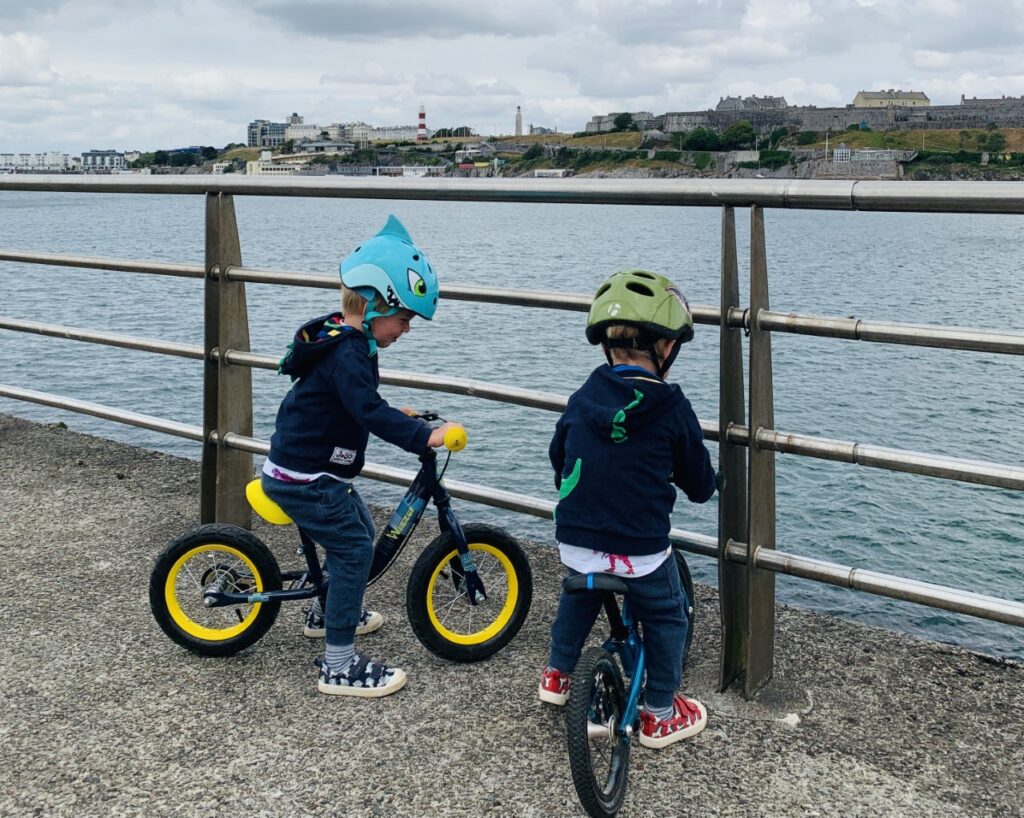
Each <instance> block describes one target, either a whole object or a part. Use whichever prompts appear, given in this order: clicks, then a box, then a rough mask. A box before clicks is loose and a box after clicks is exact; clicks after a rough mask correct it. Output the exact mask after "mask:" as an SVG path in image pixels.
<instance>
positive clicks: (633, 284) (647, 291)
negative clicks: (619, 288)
mask: <svg viewBox="0 0 1024 818" xmlns="http://www.w3.org/2000/svg"><path fill="white" fill-rule="evenodd" d="M626 289H627V290H631V291H632V292H634V293H638V294H639V295H646V296H647V297H648V298H653V297H654V290H652V289H651V288H650V287H648V286H647V285H646V284H641V283H640V282H639V281H629V282H627V283H626Z"/></svg>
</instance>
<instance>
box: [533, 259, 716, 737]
mask: <svg viewBox="0 0 1024 818" xmlns="http://www.w3.org/2000/svg"><path fill="white" fill-rule="evenodd" d="M692 337H693V319H692V317H691V316H690V309H689V306H688V305H687V303H686V299H685V298H684V297H683V294H682V293H681V292H680V291H679V289H678V288H676V287H675V286H673V284H672V282H671V281H669V280H668V279H667V278H665V277H663V276H660V275H657V274H655V273H649V272H646V271H644V270H629V271H625V272H620V273H615V274H614V275H613V276H611V277H610V278H609V279H607V280H606V281H605V282H604V283H603V284H601V286H600V287H599V288H598V290H597V294H596V295H595V296H594V301H593V304H592V305H591V308H590V314H589V316H588V318H587V340H588V341H590V343H592V344H601V346H602V348H603V349H604V353H605V357H606V358H607V359H608V365H607V366H600V367H598V368H597V369H596V370H594V372H592V373H591V375H590V377H589V378H588V379H587V381H586V383H584V384H583V386H582V387H581V388H580V389H579V390H578V391H577V392H576V393H575V394H573V395H572V397H570V398H569V402H568V404H567V405H566V408H565V413H564V414H563V415H562V417H561V418H560V419H559V421H558V423H557V425H556V426H555V435H554V438H553V439H552V441H551V448H550V451H549V455H550V458H551V465H552V466H553V467H554V470H555V485H556V486H558V488H559V500H558V506H557V508H556V516H555V520H556V529H555V535H556V538H557V540H558V547H559V556H560V558H561V560H562V563H563V564H564V565H565V566H566V568H567V569H568V573H569V574H570V575H571V574H574V573H592V572H599V571H600V572H605V573H612V574H619V575H622V576H624V577H625V579H626V581H627V582H628V583H629V586H630V605H631V606H632V607H633V610H634V612H635V613H636V616H637V619H638V620H639V622H640V623H641V625H642V631H643V640H644V647H645V649H646V652H647V684H646V697H645V705H644V709H643V710H642V711H641V714H640V721H641V731H640V743H641V744H643V745H644V746H646V747H664V746H666V745H668V744H672V743H673V742H676V741H680V740H681V739H684V738H688V737H690V736H694V735H696V734H697V733H699V732H700V731H701V730H703V729H704V727H705V725H706V724H707V711H706V710H705V709H704V706H703V705H702V704H701V703H700V702H698V701H695V700H694V699H689V698H686V697H685V696H682V695H679V694H677V693H676V689H677V688H678V686H679V681H680V678H681V675H682V662H683V645H684V644H685V643H686V634H687V628H688V622H687V618H686V614H685V609H686V605H687V600H686V596H685V594H684V593H683V590H682V588H681V586H680V583H679V572H678V570H677V569H676V564H675V560H674V559H673V558H672V548H671V545H670V543H669V538H668V533H669V529H670V527H671V523H670V515H671V513H672V506H673V503H674V501H675V497H676V491H675V489H674V488H673V487H672V483H674V484H675V485H676V486H678V487H679V488H681V489H682V490H683V491H684V492H685V493H686V496H687V497H688V498H689V499H690V500H692V501H693V502H695V503H704V502H706V501H707V500H708V499H710V498H711V496H712V495H713V494H714V492H715V473H714V470H713V469H712V468H711V458H710V456H709V455H708V452H707V449H705V448H704V437H703V434H702V433H701V429H700V424H699V423H698V421H697V417H696V415H695V414H694V413H693V409H691V408H690V403H689V401H687V400H686V398H685V397H684V396H683V393H682V391H680V389H679V387H678V386H676V385H675V384H668V383H666V382H665V381H664V378H665V376H666V374H667V373H668V370H669V367H670V366H671V365H672V362H673V361H674V360H675V357H676V354H677V353H678V352H679V346H680V345H681V344H683V343H685V342H686V341H689V340H690V339H691V338H692ZM600 607H601V600H600V597H599V595H597V594H566V593H564V592H563V593H562V596H561V599H560V600H559V605H558V614H557V616H556V617H555V622H554V624H553V625H552V627H551V654H550V657H549V659H548V665H547V667H546V668H544V670H543V671H542V672H541V681H540V688H539V696H540V699H541V701H545V702H549V703H551V704H556V705H564V704H565V702H566V700H567V698H568V691H569V675H570V674H571V673H572V671H573V669H574V668H575V666H576V662H577V661H578V659H579V657H580V652H581V651H582V648H583V644H584V642H585V641H586V638H587V635H588V634H589V633H590V629H591V627H592V626H593V624H594V620H595V619H596V618H597V614H598V612H599V610H600Z"/></svg>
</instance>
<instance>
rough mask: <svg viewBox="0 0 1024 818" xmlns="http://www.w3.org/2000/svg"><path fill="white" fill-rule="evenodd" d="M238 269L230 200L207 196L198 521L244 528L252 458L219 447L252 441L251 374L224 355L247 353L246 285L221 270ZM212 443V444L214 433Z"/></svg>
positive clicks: (238, 253)
mask: <svg viewBox="0 0 1024 818" xmlns="http://www.w3.org/2000/svg"><path fill="white" fill-rule="evenodd" d="M241 265H242V251H241V247H240V245H239V241H238V226H237V224H236V222H235V205H234V201H233V200H232V197H231V196H230V195H225V194H222V193H208V194H207V195H206V278H205V299H204V344H203V348H204V352H205V355H206V357H205V368H204V372H203V441H204V443H203V462H202V471H201V474H202V484H201V486H200V517H201V519H202V521H203V522H204V523H210V522H220V523H232V524H234V525H238V526H242V527H243V528H249V526H250V525H251V522H252V516H251V512H250V509H249V504H248V502H247V501H246V499H245V491H244V488H245V484H246V482H247V481H248V480H249V479H250V478H251V476H252V454H251V453H250V452H243V451H239V450H237V449H229V448H227V447H226V446H225V445H224V435H225V434H226V433H228V432H235V433H237V434H240V435H245V436H246V437H251V436H252V371H251V370H250V369H249V367H246V366H228V365H227V364H226V363H225V362H224V360H223V356H222V355H219V354H215V353H219V352H221V351H223V350H227V349H234V350H239V351H242V352H248V351H249V317H248V311H247V309H246V301H245V284H243V283H242V282H240V281H228V280H227V277H226V275H225V274H224V271H225V270H227V268H228V267H240V266H241ZM214 431H216V432H217V442H216V443H213V442H211V438H212V434H213V432H214Z"/></svg>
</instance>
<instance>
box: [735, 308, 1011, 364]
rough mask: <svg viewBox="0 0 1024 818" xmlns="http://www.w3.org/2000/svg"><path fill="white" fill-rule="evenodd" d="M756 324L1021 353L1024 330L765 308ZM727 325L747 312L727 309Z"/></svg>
mask: <svg viewBox="0 0 1024 818" xmlns="http://www.w3.org/2000/svg"><path fill="white" fill-rule="evenodd" d="M757 323H758V326H759V327H760V328H761V329H766V330H771V331H773V332H790V333H795V334H798V335H816V336H819V337H823V338H843V339H847V340H851V341H874V342H875V343H883V344H902V345H906V346H922V347H940V348H942V349H961V350H969V351H973V352H997V353H1002V354H1007V355H1024V332H1003V331H998V330H984V329H971V328H968V327H943V326H935V325H930V324H903V323H896V322H893V321H868V320H864V319H861V318H835V317H832V316H823V315H800V314H799V313H782V312H771V311H768V310H764V311H762V312H761V313H760V314H759V315H758V322H757ZM729 326H731V327H741V328H743V329H750V313H749V311H748V310H739V309H732V310H730V311H729Z"/></svg>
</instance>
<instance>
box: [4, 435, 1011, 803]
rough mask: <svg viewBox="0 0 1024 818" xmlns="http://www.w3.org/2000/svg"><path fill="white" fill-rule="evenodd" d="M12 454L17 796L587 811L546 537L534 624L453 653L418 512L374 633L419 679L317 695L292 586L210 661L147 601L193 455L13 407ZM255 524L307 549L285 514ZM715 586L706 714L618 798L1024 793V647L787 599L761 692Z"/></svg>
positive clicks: (835, 799) (370, 641)
mask: <svg viewBox="0 0 1024 818" xmlns="http://www.w3.org/2000/svg"><path fill="white" fill-rule="evenodd" d="M69 422H71V423H73V420H70V421H69ZM0 474H2V475H3V477H4V479H3V480H2V481H0V516H2V520H3V522H2V525H0V583H2V586H0V587H2V588H3V601H2V603H0V701H2V708H0V815H2V816H76V817H78V818H81V817H82V816H135V815H139V816H141V815H146V816H211V818H212V816H220V815H246V816H317V817H318V818H326V816H346V818H354V817H355V816H382V818H398V817H399V816H410V817H411V816H417V817H420V816H424V817H429V816H460V818H461V817H462V816H479V815H488V816H490V815H493V816H536V818H541V817H542V816H543V817H544V818H547V817H548V816H578V815H583V814H584V813H583V811H582V809H581V808H580V806H579V804H578V802H577V800H576V796H575V792H574V790H573V787H572V782H571V779H570V775H569V766H568V758H567V755H566V750H565V728H564V721H563V715H562V712H561V711H560V710H558V709H557V708H552V707H550V706H548V705H542V704H541V703H540V702H538V701H537V698H536V687H537V677H538V671H539V668H540V666H541V664H542V663H543V661H544V659H545V657H546V652H547V639H548V628H549V626H550V623H551V620H552V617H553V615H554V608H555V603H556V600H557V594H558V584H559V575H560V571H559V569H558V564H557V559H556V557H555V554H554V551H553V550H552V549H551V548H550V547H549V546H548V545H546V544H537V543H527V544H526V546H527V550H528V552H529V554H530V558H531V562H532V565H533V570H534V576H535V581H536V590H535V598H534V604H533V609H532V613H531V615H530V618H529V620H528V622H527V624H526V626H525V628H524V630H523V632H522V633H521V634H520V635H519V636H518V637H517V639H516V640H515V641H513V642H512V644H511V645H510V646H509V647H508V648H506V649H505V650H504V651H502V652H501V653H499V654H498V655H497V656H495V657H494V658H492V659H490V660H488V661H486V662H482V663H480V664H475V665H454V664H450V663H446V662H444V661H441V660H439V659H436V658H435V657H433V656H432V655H431V654H429V653H428V652H427V651H426V650H425V649H424V648H423V647H421V646H420V644H419V643H418V642H417V641H416V640H415V638H414V637H413V635H412V633H411V631H410V629H409V626H408V622H407V621H406V619H405V613H404V612H405V607H404V589H405V582H406V579H407V577H408V570H409V567H410V565H411V563H412V561H413V559H414V558H415V555H416V553H418V550H419V548H418V546H422V545H423V543H424V542H426V541H427V540H428V539H429V538H430V537H432V536H434V534H435V532H436V530H435V529H434V526H433V524H432V523H430V524H428V523H427V522H426V520H425V521H424V525H423V526H422V527H421V529H420V531H419V532H418V533H417V537H416V540H414V542H413V543H412V545H411V546H410V547H409V548H408V549H407V550H406V553H405V554H403V556H402V557H401V559H400V561H399V563H398V564H397V565H396V566H395V567H394V568H393V569H392V570H391V572H390V573H389V574H388V575H387V576H386V577H385V578H384V579H382V581H381V582H380V583H378V584H377V585H376V586H374V587H373V588H372V589H371V593H370V596H369V598H368V599H369V603H370V604H371V605H372V606H373V607H374V608H376V609H378V610H380V611H382V612H383V613H384V615H385V617H386V624H385V627H384V628H383V629H382V630H381V631H378V632H377V633H375V634H372V635H369V636H366V637H362V638H361V639H360V642H359V646H360V649H361V650H365V651H367V652H369V653H371V655H374V656H378V657H380V658H382V659H385V660H387V661H389V662H391V663H392V664H395V665H397V666H399V667H402V668H404V669H405V670H406V672H407V673H408V674H409V684H408V686H407V687H406V689H404V690H403V691H401V692H400V693H398V694H396V695H394V696H391V697H389V698H387V699H382V700H378V701H353V700H347V699H340V700H339V699H334V698H329V697H326V696H322V695H320V694H318V693H317V692H316V685H315V675H314V670H313V667H312V659H313V657H314V656H315V655H317V653H318V652H319V651H320V650H321V643H320V642H319V641H314V640H309V639H306V638H304V637H303V636H302V632H301V631H302V626H301V620H302V617H301V604H295V603H291V604H286V605H284V606H283V607H282V610H281V615H280V617H279V618H278V620H277V623H276V624H275V625H274V627H273V628H272V629H271V630H270V632H269V633H268V634H267V635H266V636H265V637H264V638H263V639H262V640H261V641H260V642H258V643H257V644H256V645H255V646H254V647H252V648H250V649H248V650H246V651H244V652H243V653H241V654H240V655H238V656H236V657H233V658H230V659H203V658H200V657H197V656H193V655H191V654H189V653H188V652H186V651H184V650H182V649H181V648H179V647H178V646H177V645H175V644H173V643H172V642H171V641H170V640H168V639H167V638H166V637H165V636H164V634H163V633H162V632H161V631H160V630H159V628H158V627H157V625H156V624H155V622H154V621H153V618H152V616H151V614H150V611H149V604H148V596H147V593H148V581H149V572H150V569H151V567H152V564H153V561H154V559H155V557H156V555H157V554H158V552H159V551H160V550H161V549H162V548H163V546H164V545H165V543H166V542H167V541H168V540H169V539H171V538H172V537H174V536H175V535H177V534H179V533H180V532H182V531H183V530H185V529H187V528H188V527H190V526H192V525H194V524H196V521H197V519H198V509H199V500H198V488H199V464H198V463H197V462H193V461H189V460H184V459H180V458H175V457H171V456H168V455H164V454H160V453H156V452H150V451H143V450H139V449H134V448H131V447H129V446H125V445H121V444H117V443H112V442H109V441H105V440H100V439H97V438H93V437H88V436H84V435H80V434H76V433H74V432H69V431H67V430H65V429H62V428H59V427H54V426H42V425H38V424H34V423H29V422H26V421H22V420H17V419H14V418H11V417H8V416H3V415H0ZM456 504H457V508H458V509H459V511H460V514H461V517H462V519H464V520H466V521H471V520H472V519H473V511H474V507H473V506H472V505H471V504H468V503H459V502H458V501H456ZM255 530H256V533H257V534H258V536H260V537H261V538H262V539H264V541H265V542H267V543H268V545H270V546H271V547H272V549H273V550H274V552H275V554H276V555H277V556H278V558H279V560H280V561H281V562H282V564H284V565H287V566H295V565H297V561H298V560H299V559H300V558H298V557H296V556H295V554H294V547H293V542H292V540H293V532H292V531H291V529H271V527H269V526H266V525H263V524H259V525H257V527H256V529H255ZM513 533H515V532H513ZM698 606H699V614H698V615H699V622H698V627H697V632H696V638H695V640H694V647H693V651H692V654H691V660H690V665H689V667H688V669H687V673H686V677H685V680H684V689H685V690H686V691H687V692H688V693H690V694H691V695H694V696H696V697H698V698H700V699H701V700H702V701H704V702H705V703H706V704H707V706H708V710H709V713H710V724H709V727H708V729H707V730H706V731H705V732H704V733H703V734H702V735H701V736H699V737H697V738H696V739H694V740H692V741H687V742H683V743H681V744H679V745H675V746H674V747H671V748H669V749H666V750H661V751H652V750H647V749H645V748H643V747H640V746H639V745H637V746H635V747H634V750H633V756H632V766H631V771H630V781H629V792H628V794H627V797H626V803H625V806H624V807H623V811H622V813H621V814H622V815H623V816H629V817H636V818H639V816H677V815H685V816H773V817H774V816H837V817H838V816H842V817H843V818H850V817H851V816H915V817H916V816H944V817H945V818H948V817H949V816H964V817H965V818H967V817H968V816H970V817H971V818H975V816H1016V815H1022V814H1024V668H1022V667H1021V666H1020V665H1018V664H1012V663H1000V662H994V661H992V660H990V659H985V658H981V657H978V656H976V655H973V654H971V653H969V652H967V651H964V650H960V649H957V648H951V647H948V646H945V645H940V644H935V643H930V642H923V641H919V640H915V639H912V638H909V637H905V636H902V635H899V634H894V633H890V632H887V631H882V630H877V629H872V628H867V627H863V626H860V625H856V624H851V623H847V622H842V621H839V620H836V619H832V618H829V617H826V616H822V615H818V614H814V613H811V612H807V611H803V610H799V609H793V608H786V607H781V608H780V612H779V621H778V626H777V633H776V650H777V654H776V681H775V682H773V684H772V686H771V687H770V689H769V691H768V692H767V694H766V696H765V697H764V700H763V701H762V702H758V703H747V702H744V701H743V700H742V699H741V698H740V697H739V696H738V695H737V694H735V693H726V694H719V693H717V692H716V687H715V682H716V678H717V670H718V655H719V644H718V639H719V626H718V621H717V604H716V600H715V597H714V592H713V591H711V590H709V589H706V588H700V589H698Z"/></svg>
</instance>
